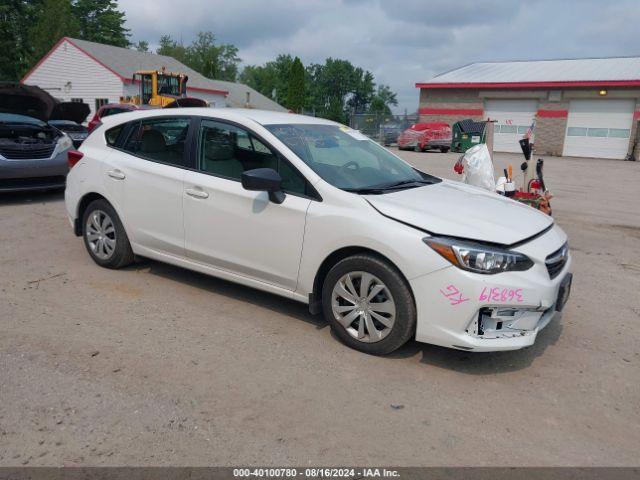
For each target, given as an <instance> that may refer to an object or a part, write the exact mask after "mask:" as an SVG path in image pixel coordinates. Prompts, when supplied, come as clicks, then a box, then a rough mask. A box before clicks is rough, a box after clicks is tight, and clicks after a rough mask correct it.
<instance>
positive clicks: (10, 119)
mask: <svg viewBox="0 0 640 480" xmlns="http://www.w3.org/2000/svg"><path fill="white" fill-rule="evenodd" d="M0 122H2V123H30V124H33V125H38V126H39V127H44V126H45V125H46V123H45V122H43V121H41V120H38V119H37V118H33V117H27V116H26V115H18V114H15V113H0Z"/></svg>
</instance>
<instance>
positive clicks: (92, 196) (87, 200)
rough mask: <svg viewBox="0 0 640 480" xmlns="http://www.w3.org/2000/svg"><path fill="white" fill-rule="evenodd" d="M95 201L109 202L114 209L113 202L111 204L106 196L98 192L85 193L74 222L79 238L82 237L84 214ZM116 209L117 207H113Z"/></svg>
mask: <svg viewBox="0 0 640 480" xmlns="http://www.w3.org/2000/svg"><path fill="white" fill-rule="evenodd" d="M94 200H104V201H105V202H108V203H109V205H111V206H112V207H113V204H112V203H111V202H109V200H108V199H107V198H106V197H105V196H104V195H101V194H99V193H97V192H89V193H85V194H84V195H83V196H82V198H81V199H80V201H79V202H78V208H77V211H76V218H75V219H74V221H73V233H75V234H76V236H77V237H81V236H82V228H83V227H82V217H84V212H85V211H86V210H87V207H88V206H89V205H90V204H91V202H93V201H94ZM113 208H114V209H115V207H113Z"/></svg>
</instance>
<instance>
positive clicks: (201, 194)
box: [184, 188, 209, 198]
mask: <svg viewBox="0 0 640 480" xmlns="http://www.w3.org/2000/svg"><path fill="white" fill-rule="evenodd" d="M184 192H185V193H186V194H187V195H189V196H190V197H194V198H209V194H208V193H207V192H205V191H204V190H202V189H201V188H187V189H186V190H185V191H184Z"/></svg>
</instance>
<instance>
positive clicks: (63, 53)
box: [24, 40, 123, 119]
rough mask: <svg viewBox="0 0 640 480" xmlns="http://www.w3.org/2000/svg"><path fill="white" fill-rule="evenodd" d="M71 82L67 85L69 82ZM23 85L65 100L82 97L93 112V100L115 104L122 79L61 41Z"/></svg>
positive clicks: (121, 85)
mask: <svg viewBox="0 0 640 480" xmlns="http://www.w3.org/2000/svg"><path fill="white" fill-rule="evenodd" d="M69 82H70V83H69ZM24 83H26V84H28V85H37V86H39V87H40V88H42V89H44V90H46V91H47V92H49V93H50V94H51V95H53V96H54V97H56V98H59V99H61V100H64V101H70V100H71V99H72V98H82V99H83V101H84V103H86V104H88V105H89V107H90V108H91V115H90V116H89V119H90V118H91V116H93V114H94V113H95V100H96V98H108V99H109V102H110V103H117V102H118V101H119V100H120V96H121V95H122V94H123V83H122V80H121V79H120V78H119V77H118V76H117V75H115V74H114V73H113V72H111V71H109V70H108V69H106V68H105V67H103V66H102V65H100V64H99V63H98V62H96V61H95V60H93V59H91V58H90V57H89V56H87V55H86V54H84V53H83V52H81V51H80V50H78V49H77V48H76V47H74V46H73V45H72V44H71V43H69V42H68V41H66V40H65V41H64V42H62V43H61V44H60V45H58V47H57V48H56V49H55V51H53V52H52V53H51V55H49V56H48V57H47V58H46V59H45V60H44V61H43V62H42V63H41V64H40V65H39V66H38V67H37V68H36V69H35V70H34V71H33V72H31V74H30V75H29V76H28V77H27V78H25V80H24Z"/></svg>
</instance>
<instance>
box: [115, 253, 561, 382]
mask: <svg viewBox="0 0 640 480" xmlns="http://www.w3.org/2000/svg"><path fill="white" fill-rule="evenodd" d="M125 270H129V271H144V270H146V271H148V273H150V274H152V275H157V276H159V277H162V278H165V279H167V280H171V281H175V282H180V283H184V284H186V285H189V286H192V287H196V288H199V289H202V290H206V291H208V292H211V293H215V294H217V295H224V296H226V297H228V298H232V299H234V300H238V301H241V302H246V303H248V304H251V305H255V306H257V307H260V308H266V309H269V310H271V311H273V312H276V313H279V314H282V315H286V316H288V317H292V318H295V319H296V320H301V321H303V322H306V323H309V324H311V325H313V326H315V327H316V328H317V329H318V330H321V329H324V328H328V327H329V325H328V324H327V323H326V322H325V320H324V317H323V316H322V315H311V314H310V313H309V310H308V307H307V305H304V304H302V303H300V302H296V301H294V300H289V299H287V298H284V297H280V296H278V295H275V294H271V293H267V292H263V291H261V290H257V289H253V288H251V287H246V286H244V285H239V284H237V283H233V282H230V281H227V280H223V279H220V278H216V277H212V276H209V275H205V274H203V273H198V272H194V271H191V270H187V269H184V268H181V267H176V266H173V265H169V264H166V263H161V262H156V261H154V260H149V259H145V258H142V259H140V260H139V261H138V262H137V263H135V264H134V265H131V266H129V267H126V268H125ZM561 333H562V323H561V319H555V320H553V321H552V322H551V323H550V324H549V325H547V327H546V328H545V329H544V330H542V331H541V332H540V333H539V334H538V337H537V339H536V342H535V343H534V344H533V345H532V346H531V347H528V348H525V349H522V350H512V351H507V352H483V353H473V352H465V351H462V350H454V349H451V348H444V347H438V346H435V345H428V344H425V343H419V342H416V341H414V340H412V341H410V342H408V343H407V344H406V345H404V346H403V347H401V348H400V349H398V350H396V351H395V352H393V353H391V354H389V355H384V356H382V357H380V358H383V359H389V360H399V359H400V360H408V359H410V358H414V357H415V356H416V355H420V356H421V358H420V363H423V364H425V365H431V366H434V367H438V368H444V369H447V370H453V371H456V372H459V373H463V374H469V375H491V374H496V373H507V372H511V371H517V370H522V369H524V368H527V367H529V366H530V365H531V364H532V363H533V361H534V360H535V358H536V357H539V356H540V355H542V354H543V353H544V351H545V350H546V349H547V347H549V346H550V345H553V344H555V343H556V341H557V340H558V338H560V335H561ZM331 336H332V337H333V338H334V339H335V341H336V342H340V340H339V339H338V338H337V337H336V336H335V335H334V334H333V333H332V334H331ZM363 355H365V354H363Z"/></svg>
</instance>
